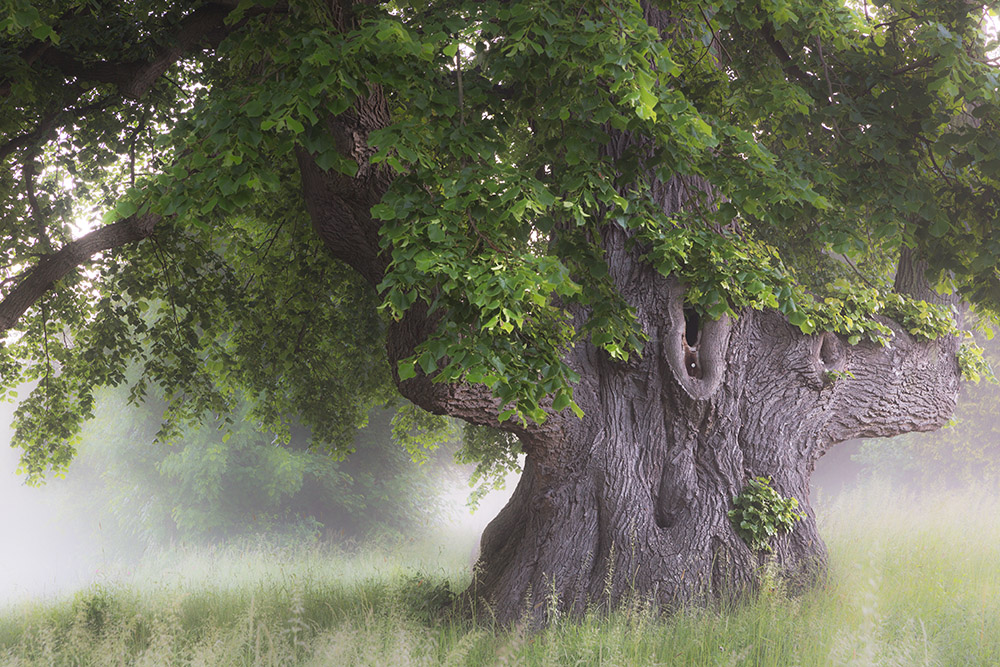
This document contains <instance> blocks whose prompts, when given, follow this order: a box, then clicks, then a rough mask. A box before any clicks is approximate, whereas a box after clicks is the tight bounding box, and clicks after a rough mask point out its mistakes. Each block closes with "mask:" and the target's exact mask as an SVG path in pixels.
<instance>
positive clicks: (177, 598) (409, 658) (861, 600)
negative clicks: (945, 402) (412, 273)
mask: <svg viewBox="0 0 1000 667" xmlns="http://www.w3.org/2000/svg"><path fill="white" fill-rule="evenodd" d="M822 504H823V505H825V509H823V510H822V512H821V524H822V530H823V533H824V535H825V536H826V539H827V544H828V546H829V548H830V553H831V572H830V577H829V581H828V583H827V584H826V585H825V586H823V587H820V588H817V589H815V590H812V591H810V592H808V593H806V594H805V595H802V596H799V597H795V598H790V597H789V596H787V595H786V594H784V592H783V591H782V590H781V589H780V587H769V588H767V589H765V590H764V591H763V592H762V594H761V595H760V596H759V598H758V599H756V600H753V601H751V602H747V603H744V604H741V605H738V606H735V607H733V608H728V609H723V610H719V609H715V610H704V609H692V610H690V611H687V612H683V613H678V614H675V615H673V616H670V617H663V616H660V615H659V614H657V613H656V612H655V610H652V609H650V608H648V606H646V605H643V604H642V603H641V602H638V601H637V602H636V603H635V604H633V605H631V606H628V607H626V608H624V609H621V610H620V611H618V612H616V613H614V614H612V615H598V614H592V615H589V616H587V617H585V618H584V619H582V620H578V621H572V622H570V621H566V622H562V623H559V624H556V625H554V626H552V627H549V628H548V629H546V630H545V631H543V632H540V633H537V634H526V633H523V632H521V631H519V630H518V629H516V628H514V629H506V630H494V629H492V628H490V627H488V626H483V625H477V624H474V623H471V622H467V621H464V620H462V619H460V618H457V617H454V616H453V615H449V614H447V613H445V614H441V613H438V611H437V610H438V607H439V603H440V602H441V601H442V600H445V599H447V592H448V591H449V590H450V591H458V590H461V589H462V588H463V587H464V585H465V584H466V583H467V582H468V579H469V574H468V554H469V548H470V546H471V545H470V544H469V543H468V540H466V541H465V542H464V543H462V542H461V541H456V540H454V539H448V538H442V539H441V540H439V541H438V542H437V543H424V544H415V543H414V544H400V545H397V546H396V547H395V548H393V549H386V550H382V551H368V552H363V553H346V552H343V551H338V550H336V549H334V548H332V547H324V548H310V549H301V550H289V549H287V548H286V549H279V548H274V547H267V548H264V547H258V548H247V549H242V550H239V551H237V550H233V549H229V550H216V551H205V550H201V551H194V550H191V551H184V550H177V551H172V552H169V553H163V554H160V555H159V556H157V557H155V558H149V559H147V560H146V561H145V562H144V563H143V564H142V565H141V567H139V568H138V569H137V570H136V571H135V572H132V573H131V574H130V575H128V576H123V577H120V578H119V577H109V578H108V580H107V581H104V582H103V583H101V582H98V583H95V584H94V585H92V586H91V587H89V588H87V589H85V590H83V591H80V592H78V593H76V594H75V595H73V596H69V597H66V598H63V599H57V600H51V601H47V602H40V603H24V604H20V605H18V606H15V607H10V608H7V609H5V610H3V612H2V615H0V662H2V663H3V664H5V665H121V664H136V665H167V664H170V665H291V664H303V665H355V664H357V665H391V666H393V667H399V666H402V665H498V664H509V665H630V666H631V665H656V664H661V665H781V666H786V665H905V666H907V667H909V666H912V665H996V664H1000V502H998V500H997V499H995V498H994V497H993V496H988V495H986V494H984V493H981V492H976V491H964V492H961V493H943V492H942V493H937V494H932V495H927V496H924V497H921V498H915V497H912V496H907V495H905V494H902V493H901V492H899V491H894V490H893V489H890V488H888V487H887V486H884V485H879V484H870V485H868V486H866V487H864V488H862V489H859V490H855V491H850V492H847V493H845V494H843V495H841V496H838V497H837V498H834V499H832V500H831V501H830V502H826V503H822Z"/></svg>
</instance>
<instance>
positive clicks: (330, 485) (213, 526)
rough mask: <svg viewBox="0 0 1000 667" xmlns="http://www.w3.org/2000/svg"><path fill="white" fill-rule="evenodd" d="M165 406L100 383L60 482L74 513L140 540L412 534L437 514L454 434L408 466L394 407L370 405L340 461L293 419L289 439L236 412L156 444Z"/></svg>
mask: <svg viewBox="0 0 1000 667" xmlns="http://www.w3.org/2000/svg"><path fill="white" fill-rule="evenodd" d="M162 407H163V405H162V404H158V403H157V402H156V401H150V402H147V403H146V404H144V405H143V406H142V407H140V408H135V407H130V406H128V405H127V395H126V392H125V391H122V390H117V391H107V392H104V393H103V394H102V395H101V396H100V397H99V400H98V408H97V411H96V418H95V420H94V421H93V422H92V423H90V424H88V425H87V427H86V428H85V429H84V431H83V433H82V434H81V439H80V442H79V444H78V446H77V448H78V458H77V460H76V461H75V462H74V463H73V466H72V468H73V469H72V474H70V475H69V476H68V479H67V480H66V481H65V482H64V484H65V485H66V486H69V487H73V488H71V489H68V490H69V491H70V493H71V496H72V497H73V498H74V501H75V502H79V503H80V508H81V509H82V510H83V511H85V512H87V513H89V514H91V515H92V516H100V517H101V518H102V524H103V525H102V531H105V532H111V533H115V534H116V535H115V536H116V537H121V538H125V543H127V544H131V545H132V546H133V547H135V548H137V549H140V550H141V549H145V548H147V547H150V546H162V545H165V544H168V543H174V542H181V543H191V542H194V543H205V542H215V541H220V540H231V539H244V538H257V537H260V536H267V538H268V539H271V540H287V541H289V542H297V543H301V542H302V541H303V540H307V541H308V540H315V539H320V538H329V539H336V540H339V541H347V542H350V541H352V540H357V541H359V540H363V539H369V538H373V537H377V536H383V537H385V536H397V535H400V534H402V533H403V532H404V531H405V532H406V534H412V533H413V532H414V530H419V528H420V527H421V526H423V527H426V526H428V525H429V524H430V522H431V521H432V519H433V518H434V517H435V516H440V512H441V510H442V484H441V482H442V479H443V477H444V476H446V475H447V474H449V473H450V474H452V475H456V473H457V468H456V467H455V466H453V465H451V466H449V462H450V461H451V455H452V453H453V452H454V449H455V447H454V445H455V440H454V439H453V440H451V441H448V440H441V439H443V438H446V436H447V435H448V434H447V433H437V434H435V435H436V436H438V437H439V438H441V439H439V440H438V441H437V442H424V443H423V444H424V445H425V446H428V447H430V448H435V449H436V445H437V444H444V445H445V446H444V447H443V448H442V449H441V450H439V451H437V452H434V451H431V452H429V456H431V457H433V458H435V459H440V462H443V463H444V465H438V464H437V463H439V461H435V465H421V466H415V465H413V461H412V460H411V459H412V456H411V454H410V453H409V452H408V451H407V450H406V448H405V447H403V446H400V443H399V442H398V440H399V438H394V437H393V434H392V430H393V429H392V426H393V424H392V420H393V416H394V414H396V412H397V411H396V409H394V408H391V407H380V408H374V409H372V410H371V412H370V416H369V422H368V425H367V426H366V427H364V428H360V429H358V430H357V433H356V435H355V439H354V440H355V442H354V446H355V449H356V450H357V451H356V452H355V453H354V454H352V455H351V456H350V457H348V458H347V459H345V460H337V458H335V457H332V456H331V455H330V454H329V452H324V451H315V450H313V449H310V448H309V446H308V442H309V434H308V432H306V431H305V430H304V429H302V428H295V427H293V428H292V429H291V439H290V442H289V443H287V444H285V443H279V442H276V441H275V438H274V436H273V435H272V434H270V433H267V432H262V431H260V430H259V429H257V428H256V427H255V425H254V422H253V421H252V420H249V419H245V416H246V415H244V414H240V413H239V412H238V413H237V414H234V415H231V416H230V418H231V420H232V422H233V423H232V424H228V425H227V424H224V423H223V422H222V421H219V422H216V423H209V424H205V425H202V426H200V427H186V428H184V429H183V431H182V433H181V434H180V435H179V436H178V437H175V438H172V439H170V440H168V441H166V442H157V441H156V436H157V433H158V431H159V429H160V427H161V424H162V416H163V413H162ZM241 410H242V411H243V412H245V411H246V407H245V406H244V407H243V408H242V409H241ZM397 430H398V429H397Z"/></svg>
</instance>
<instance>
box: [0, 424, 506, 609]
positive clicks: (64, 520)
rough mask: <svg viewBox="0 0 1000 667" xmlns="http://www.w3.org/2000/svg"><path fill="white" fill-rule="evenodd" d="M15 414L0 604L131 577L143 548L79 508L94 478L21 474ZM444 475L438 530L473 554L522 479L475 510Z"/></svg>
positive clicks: (3, 462) (2, 518) (0, 441)
mask: <svg viewBox="0 0 1000 667" xmlns="http://www.w3.org/2000/svg"><path fill="white" fill-rule="evenodd" d="M12 412H13V406H10V405H4V406H2V407H0V508H2V511H0V608H3V607H8V606H10V605H11V604H14V603H17V602H20V601H24V600H27V599H36V600H37V599H45V598H53V597H57V596H61V595H64V594H67V593H72V592H73V591H75V590H79V589H82V588H86V587H88V586H90V585H92V584H94V583H108V582H112V581H117V580H120V579H123V578H124V579H127V577H128V576H129V574H130V572H131V571H132V569H133V568H134V567H135V566H136V565H137V562H138V560H137V559H138V558H141V554H136V553H135V548H134V544H131V543H129V544H124V543H123V541H122V536H121V533H120V531H115V530H114V527H113V526H110V525H109V526H105V525H102V524H103V522H113V519H111V518H109V517H108V516H103V517H102V515H101V514H99V513H96V512H88V511H86V510H84V511H81V506H83V507H87V503H86V501H87V500H88V498H87V496H89V495H91V494H89V493H88V492H87V490H86V484H91V483H92V480H89V481H85V483H84V484H81V483H80V479H79V475H80V471H79V470H74V466H73V465H71V466H70V470H69V472H68V474H67V476H66V477H65V478H64V479H60V478H50V479H48V480H47V482H46V483H45V484H44V485H41V486H38V487H31V486H27V485H26V484H25V481H24V477H23V476H22V475H18V474H17V472H16V471H17V467H18V460H19V456H20V450H16V449H13V448H11V447H10V446H9V444H10V428H9V424H10V422H11V413H12ZM148 446H150V447H152V446H155V445H152V444H149V445H148ZM74 473H76V475H75V474H74ZM442 477H443V478H444V479H443V480H442V481H441V482H440V484H441V487H440V489H441V494H442V499H443V505H444V511H443V512H441V513H440V516H439V520H438V521H437V523H436V525H435V526H434V529H435V531H436V532H437V533H439V534H441V535H443V536H445V537H446V538H447V539H449V540H451V541H455V542H458V543H460V544H462V545H463V546H464V545H469V546H468V548H469V549H470V559H471V550H472V549H473V548H474V545H475V544H477V543H478V535H480V534H481V533H482V530H483V528H484V527H485V526H486V524H487V523H488V522H489V521H490V519H492V518H493V517H494V516H495V515H496V514H497V513H498V512H499V511H500V509H501V508H502V507H503V505H504V504H505V503H506V501H507V498H509V496H510V494H511V493H512V492H513V489H514V486H515V485H516V481H517V478H516V476H515V475H511V476H510V477H509V478H508V479H507V483H506V486H505V488H504V489H503V490H501V491H493V492H491V493H489V494H488V495H487V496H486V497H485V498H483V499H482V500H481V501H480V503H479V506H478V508H477V510H476V511H475V512H472V511H470V509H469V508H468V507H467V506H466V500H467V498H468V496H469V492H470V489H469V487H468V486H467V485H466V484H464V483H462V481H461V479H459V478H457V477H456V475H455V471H454V470H451V471H449V474H447V475H443V476H442ZM352 546H356V545H352Z"/></svg>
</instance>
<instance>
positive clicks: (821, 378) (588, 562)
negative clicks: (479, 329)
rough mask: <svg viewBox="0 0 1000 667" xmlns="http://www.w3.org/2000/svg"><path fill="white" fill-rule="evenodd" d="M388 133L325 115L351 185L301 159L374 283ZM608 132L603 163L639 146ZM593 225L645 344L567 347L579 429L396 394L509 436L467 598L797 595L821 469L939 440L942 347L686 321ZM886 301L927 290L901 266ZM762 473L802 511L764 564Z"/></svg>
mask: <svg viewBox="0 0 1000 667" xmlns="http://www.w3.org/2000/svg"><path fill="white" fill-rule="evenodd" d="M647 18H648V20H649V21H650V23H651V24H652V25H656V26H658V27H660V28H663V27H664V26H665V25H666V23H667V19H666V17H665V15H663V14H661V13H659V12H648V15H647ZM387 119H388V112H387V109H386V105H385V102H384V100H383V99H382V97H381V95H380V94H379V92H378V91H377V90H376V91H375V92H374V93H373V94H372V96H371V97H370V98H369V99H367V100H363V101H361V102H359V104H358V105H356V107H355V109H354V110H352V111H349V112H348V113H345V114H343V115H341V116H339V117H337V118H336V119H332V120H331V122H330V127H331V131H332V132H333V133H334V135H335V136H336V137H337V138H338V141H339V142H340V145H342V146H343V148H344V152H345V154H348V155H350V156H351V157H353V158H355V159H356V160H357V161H358V163H359V165H361V170H360V171H359V173H358V175H357V177H356V178H354V179H351V178H346V177H344V176H339V175H335V174H330V173H328V172H323V171H322V170H321V169H319V168H318V167H317V166H316V165H315V163H314V162H313V160H312V158H311V156H310V155H308V153H306V152H305V151H300V152H299V154H298V156H299V164H300V167H301V170H302V182H303V188H304V195H305V199H306V202H307V204H308V205H309V212H310V214H311V217H312V219H313V222H314V225H315V227H316V229H317V231H318V233H319V234H320V236H321V237H322V238H323V239H324V240H325V241H326V242H327V245H328V246H329V248H330V250H331V252H332V253H333V254H334V255H335V256H337V257H339V258H341V259H343V260H344V261H346V262H347V263H348V264H350V265H351V266H353V267H355V268H356V269H357V270H358V271H359V272H360V273H361V274H362V275H364V276H365V277H366V278H367V279H368V280H369V281H370V282H371V283H372V285H375V284H377V283H378V281H379V280H380V278H381V275H382V272H383V271H384V268H385V265H386V254H385V253H380V252H379V248H378V239H377V229H378V223H377V222H375V221H372V220H371V218H370V217H369V214H368V209H369V207H370V206H371V204H373V203H375V202H376V201H378V200H379V198H380V197H381V196H382V194H383V193H384V192H385V190H386V188H387V187H388V186H389V183H390V181H391V175H390V174H389V173H388V172H386V171H385V170H384V168H374V167H372V166H371V165H369V164H368V162H367V158H368V156H369V155H370V153H371V150H370V148H369V147H368V146H367V145H366V144H365V139H364V138H365V137H366V136H367V133H368V132H369V131H371V130H372V129H374V128H375V127H379V126H381V125H383V124H384V123H385V122H387ZM610 134H611V135H612V136H613V137H614V139H613V140H612V141H611V142H610V143H609V145H608V146H607V151H608V153H609V155H611V156H615V155H622V154H624V152H625V151H626V150H628V149H629V147H630V145H632V143H633V141H634V139H633V138H632V137H630V136H628V135H625V134H620V133H617V134H616V133H613V132H612V133H610ZM623 187H627V184H623ZM694 190H697V191H701V192H703V193H704V192H705V191H706V187H705V186H704V184H702V183H699V182H697V181H693V180H686V179H681V178H675V179H673V180H671V181H670V182H667V183H661V184H658V185H657V186H656V188H655V191H654V196H655V197H657V198H658V199H659V200H660V202H659V203H660V204H661V206H662V207H663V209H664V211H665V212H667V213H671V212H674V211H678V210H681V209H683V208H684V206H685V202H686V201H687V200H688V197H689V195H690V194H691V192H692V191H694ZM605 229H606V231H605V232H604V233H605V237H604V239H603V246H604V250H605V257H606V259H607V263H608V266H609V267H610V270H611V273H612V278H613V279H614V281H615V283H616V285H617V287H618V289H619V290H620V291H621V293H622V294H623V295H624V297H625V299H626V301H627V302H628V303H629V305H630V306H632V307H633V308H634V310H635V312H636V314H637V317H638V320H639V322H640V324H641V325H642V327H643V330H644V331H645V332H646V334H647V335H648V337H649V342H648V343H647V345H646V348H645V350H644V352H643V354H642V356H641V357H633V358H632V359H631V360H630V361H629V362H627V363H623V362H616V361H613V360H612V359H610V358H609V357H608V355H606V354H605V353H604V352H602V351H600V350H598V349H597V348H595V347H593V346H592V345H590V344H589V343H580V344H579V345H577V346H576V348H575V349H574V350H572V352H571V353H570V359H569V362H570V364H571V365H572V366H573V368H574V369H575V370H576V371H577V372H578V373H579V374H580V376H581V381H580V384H579V386H578V387H577V388H576V390H575V399H576V401H577V403H578V404H579V405H580V407H582V408H583V410H584V411H585V416H584V418H583V419H577V418H576V417H574V416H573V415H572V414H571V413H569V412H568V411H564V412H563V413H556V414H551V415H550V418H549V419H548V420H546V422H545V423H544V424H524V425H512V423H513V422H507V423H505V424H503V425H500V424H497V422H496V417H497V414H498V412H499V404H498V401H497V400H495V399H494V398H492V397H491V396H490V394H489V391H488V390H487V389H486V388H485V387H482V386H472V385H444V384H434V383H432V382H431V381H430V379H429V378H427V377H424V376H418V377H417V378H414V379H411V380H408V381H406V382H402V383H400V391H401V392H402V393H403V395H405V396H406V397H407V398H409V399H410V400H412V401H413V402H415V403H416V404H418V405H420V406H422V407H424V408H425V409H428V410H430V411H433V412H437V413H442V414H449V415H452V416H456V417H459V418H462V419H466V420H468V421H472V422H474V423H480V424H488V425H492V426H496V427H501V428H508V429H510V430H513V431H514V432H515V433H517V435H518V436H519V437H520V438H521V442H522V445H523V448H524V451H525V452H526V454H527V464H526V468H525V471H524V474H523V476H522V478H521V481H520V483H519V484H518V487H517V489H516V490H515V492H514V495H513V497H512V498H511V500H510V502H509V504H508V505H507V507H506V508H505V509H504V510H503V511H502V512H501V513H500V515H499V516H498V517H497V518H496V519H495V520H494V521H493V522H492V523H491V524H490V525H489V527H488V528H487V529H486V531H485V533H484V534H483V538H482V545H481V556H480V562H479V563H478V565H477V567H476V572H477V574H476V577H475V579H474V583H473V584H472V586H471V587H470V589H469V591H468V594H467V599H468V601H469V602H470V604H472V605H473V606H474V609H475V610H476V613H478V614H480V615H481V616H483V617H485V618H494V619H496V620H498V621H500V622H502V623H507V622H512V621H516V620H518V619H523V618H526V617H527V618H528V619H530V621H531V622H545V621H547V620H551V618H552V615H553V614H564V613H573V612H581V611H583V610H584V609H585V608H586V607H589V606H591V605H595V604H600V605H609V606H613V605H615V604H617V603H619V602H620V601H621V600H622V599H623V598H624V597H627V596H632V595H634V596H638V597H641V598H647V599H650V600H651V601H653V602H654V603H657V604H659V605H661V606H664V607H670V606H672V605H677V604H685V603H688V602H690V601H694V600H698V599H700V598H702V597H706V596H709V597H710V596H719V595H726V594H730V593H732V594H738V593H739V592H741V591H743V590H746V589H747V588H748V587H749V588H752V587H753V585H754V584H755V581H756V578H757V577H758V576H759V574H760V571H761V565H762V564H763V563H764V561H765V559H766V558H768V557H769V558H773V560H774V562H775V563H776V564H777V565H778V566H779V568H780V570H781V572H782V573H784V574H785V575H786V576H788V577H790V578H792V579H793V580H795V581H807V580H808V579H809V578H810V577H812V576H813V575H814V574H815V573H817V572H822V570H823V567H824V563H825V558H826V553H825V548H824V546H823V543H822V541H821V540H820V538H819V535H818V534H817V530H816V521H815V514H814V512H813V510H812V508H811V507H810V506H809V478H810V475H811V473H812V471H813V467H814V465H815V463H816V460H817V459H818V458H819V457H821V456H822V455H823V454H824V452H826V451H827V450H828V449H829V448H830V447H831V446H832V445H834V444H835V443H838V442H842V441H844V440H847V439H850V438H855V437H875V436H890V435H895V434H898V433H903V432H907V431H914V430H930V429H933V428H937V427H939V426H940V425H942V424H943V423H944V422H945V421H946V420H947V419H948V417H949V415H950V414H951V412H952V410H953V408H954V404H955V400H956V398H957V394H958V378H959V369H958V363H957V359H956V354H955V352H956V345H957V343H956V341H954V340H952V339H943V340H939V341H930V342H927V341H924V342H920V341H916V340H914V339H913V338H912V337H911V336H910V335H909V334H907V333H906V332H905V331H904V330H903V329H902V328H901V327H899V326H898V325H897V324H895V323H893V322H890V321H886V322H885V323H886V324H887V325H889V326H890V327H891V328H892V329H893V330H894V331H895V333H896V336H895V338H894V340H893V341H892V344H891V345H890V346H889V347H881V346H879V345H876V344H873V343H868V342H863V343H861V344H859V345H854V346H851V345H848V344H847V343H846V342H845V341H844V340H842V339H841V338H840V337H838V336H836V335H834V334H830V333H823V334H819V335H814V336H805V335H803V334H801V333H800V332H799V331H798V330H797V329H796V328H794V327H792V326H791V325H790V324H789V323H788V322H787V320H786V319H785V318H784V317H783V316H781V315H780V314H779V313H777V312H775V311H763V312H761V311H749V310H747V311H745V312H742V313H740V316H739V318H737V319H736V320H730V319H728V318H724V319H722V320H719V321H698V320H697V318H696V317H695V316H694V315H693V313H691V312H687V313H686V312H685V309H684V305H683V304H684V286H683V285H681V284H680V283H678V282H677V281H675V280H672V279H668V278H664V277H662V276H660V275H659V274H658V273H657V272H656V271H655V270H654V269H653V268H652V267H650V266H649V265H647V264H645V263H643V262H642V261H641V260H640V258H639V252H640V250H638V249H635V248H631V246H630V245H629V244H628V243H626V238H625V232H623V231H622V230H620V229H619V228H618V227H617V226H615V225H608V226H607V227H606V228H605ZM630 248H631V249H630ZM897 289H898V290H900V291H905V292H909V293H911V294H914V295H918V296H919V297H925V296H926V295H929V294H931V291H930V290H929V289H927V287H926V284H925V281H924V279H923V272H922V271H921V270H920V266H919V265H918V263H915V262H914V261H913V258H912V257H910V255H909V254H906V253H904V257H903V259H902V260H901V262H900V272H899V277H898V279H897ZM579 315H580V316H582V317H585V316H586V313H579ZM433 324H434V323H433V322H431V321H429V320H428V318H427V317H426V309H425V308H423V307H421V306H420V304H415V305H414V306H413V307H411V309H410V310H409V311H408V312H407V314H406V316H405V317H404V319H403V320H402V321H401V322H397V323H394V324H393V325H392V326H391V327H390V330H389V340H388V353H389V361H390V363H392V364H393V366H395V362H396V361H398V360H400V359H403V358H406V357H408V356H409V355H410V354H412V352H413V349H414V347H415V346H416V345H417V344H418V343H419V342H420V341H422V340H424V339H425V338H426V336H427V335H428V333H429V332H430V331H431V329H432V327H433ZM831 371H835V372H838V373H841V374H842V375H839V376H837V375H836V374H835V373H831ZM846 372H849V373H850V374H852V376H851V375H846V374H845V373H846ZM838 378H839V379H838ZM756 476H765V477H770V478H771V479H772V480H773V481H772V485H773V486H774V487H775V488H776V489H777V490H778V491H779V492H780V493H781V494H782V495H784V496H793V497H795V498H797V499H798V500H799V502H800V503H801V507H802V509H803V510H804V511H805V513H806V518H805V519H804V520H803V521H801V522H799V523H797V524H796V525H795V528H794V530H793V531H792V532H791V533H789V534H784V535H780V536H779V537H777V538H776V539H775V540H774V543H773V549H774V551H773V554H771V555H769V556H765V555H764V554H760V553H755V552H752V551H751V550H750V548H749V547H748V546H747V545H746V544H745V543H744V542H743V541H742V540H741V539H740V537H739V536H738V535H737V534H736V532H735V531H734V529H733V527H732V526H731V524H730V521H729V519H728V516H727V512H728V511H729V510H730V509H732V507H733V497H734V496H735V495H736V494H737V493H739V492H740V490H741V489H742V488H743V487H744V485H745V483H746V482H747V480H748V479H749V478H751V477H756Z"/></svg>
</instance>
